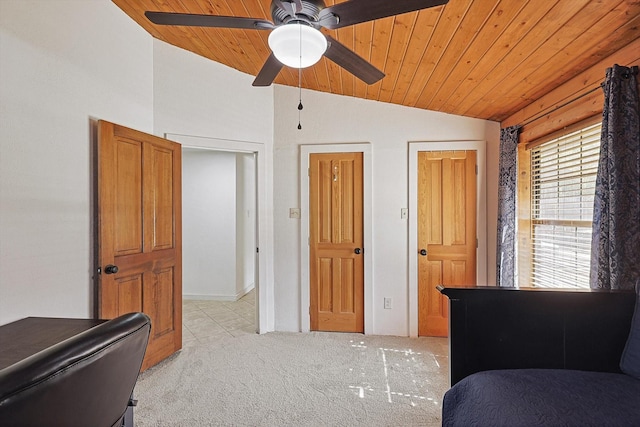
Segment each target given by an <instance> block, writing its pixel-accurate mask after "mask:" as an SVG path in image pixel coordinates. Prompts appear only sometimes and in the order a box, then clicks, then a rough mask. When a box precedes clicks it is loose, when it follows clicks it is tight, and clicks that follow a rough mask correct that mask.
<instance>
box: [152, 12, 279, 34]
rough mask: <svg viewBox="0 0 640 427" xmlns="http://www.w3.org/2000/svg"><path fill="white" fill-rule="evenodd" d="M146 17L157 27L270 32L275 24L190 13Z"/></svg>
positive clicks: (156, 14) (164, 13)
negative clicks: (181, 26) (178, 26)
mask: <svg viewBox="0 0 640 427" xmlns="http://www.w3.org/2000/svg"><path fill="white" fill-rule="evenodd" d="M144 15H145V16H146V17H147V19H149V21H151V22H153V23H154V24H157V25H185V26H188V27H215V28H243V29H251V30H269V29H272V28H274V25H273V23H271V22H270V21H266V20H264V19H257V18H240V17H236V16H217V15H194V14H190V13H172V12H150V11H147V12H145V13H144Z"/></svg>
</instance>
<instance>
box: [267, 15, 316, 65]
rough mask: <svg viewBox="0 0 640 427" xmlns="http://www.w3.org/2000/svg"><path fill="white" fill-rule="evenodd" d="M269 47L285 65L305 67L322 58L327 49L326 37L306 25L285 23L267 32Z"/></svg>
mask: <svg viewBox="0 0 640 427" xmlns="http://www.w3.org/2000/svg"><path fill="white" fill-rule="evenodd" d="M300 43H302V46H300ZM269 47H270V48H271V51H272V52H273V54H274V55H275V57H276V58H277V59H278V61H280V62H281V63H282V64H284V65H286V66H287V67H292V68H306V67H310V66H311V65H313V64H315V63H316V62H318V61H319V60H320V58H322V55H324V52H325V51H326V50H327V38H326V37H325V36H324V35H323V34H322V33H321V32H320V31H319V30H317V29H315V28H313V27H310V26H308V25H303V24H286V25H282V26H280V27H278V28H276V29H275V30H273V31H272V32H271V34H269ZM301 53H302V55H301Z"/></svg>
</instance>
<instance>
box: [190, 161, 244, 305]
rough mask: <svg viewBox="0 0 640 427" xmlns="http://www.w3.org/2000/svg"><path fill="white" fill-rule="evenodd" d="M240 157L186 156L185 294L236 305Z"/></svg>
mask: <svg viewBox="0 0 640 427" xmlns="http://www.w3.org/2000/svg"><path fill="white" fill-rule="evenodd" d="M236 246H237V245H236V156H235V154H233V153H224V152H219V151H210V150H189V149H183V151H182V293H183V295H184V296H185V298H187V299H189V298H203V299H204V298H207V299H226V300H235V296H236Z"/></svg>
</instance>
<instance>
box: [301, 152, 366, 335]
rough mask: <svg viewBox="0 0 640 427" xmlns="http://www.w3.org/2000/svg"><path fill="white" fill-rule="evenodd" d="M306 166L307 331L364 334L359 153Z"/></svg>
mask: <svg viewBox="0 0 640 427" xmlns="http://www.w3.org/2000/svg"><path fill="white" fill-rule="evenodd" d="M309 164H310V167H309V187H310V188H309V205H310V206H309V215H310V218H309V224H310V237H309V246H310V247H309V252H310V258H311V259H310V262H309V269H310V271H309V276H310V280H311V283H310V308H309V315H310V326H311V330H315V331H337V332H364V260H363V258H364V257H363V251H364V248H363V212H362V204H363V184H362V180H363V175H362V153H329V154H310V156H309Z"/></svg>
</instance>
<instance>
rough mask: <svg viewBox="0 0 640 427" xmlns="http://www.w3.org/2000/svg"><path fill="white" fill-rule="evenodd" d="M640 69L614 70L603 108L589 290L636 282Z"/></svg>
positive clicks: (639, 259) (639, 266) (639, 262)
mask: <svg viewBox="0 0 640 427" xmlns="http://www.w3.org/2000/svg"><path fill="white" fill-rule="evenodd" d="M637 74H638V67H633V68H627V67H622V66H619V65H615V66H614V67H612V68H609V69H607V73H606V79H605V81H604V83H603V90H604V98H605V100H604V109H603V112H602V135H601V139H600V160H599V164H598V174H597V177H596V190H595V201H594V208H593V232H592V238H591V269H590V275H589V282H590V287H591V288H592V289H633V287H634V284H635V283H636V281H637V280H638V278H640V119H639V113H640V103H639V101H638V81H637Z"/></svg>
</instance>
